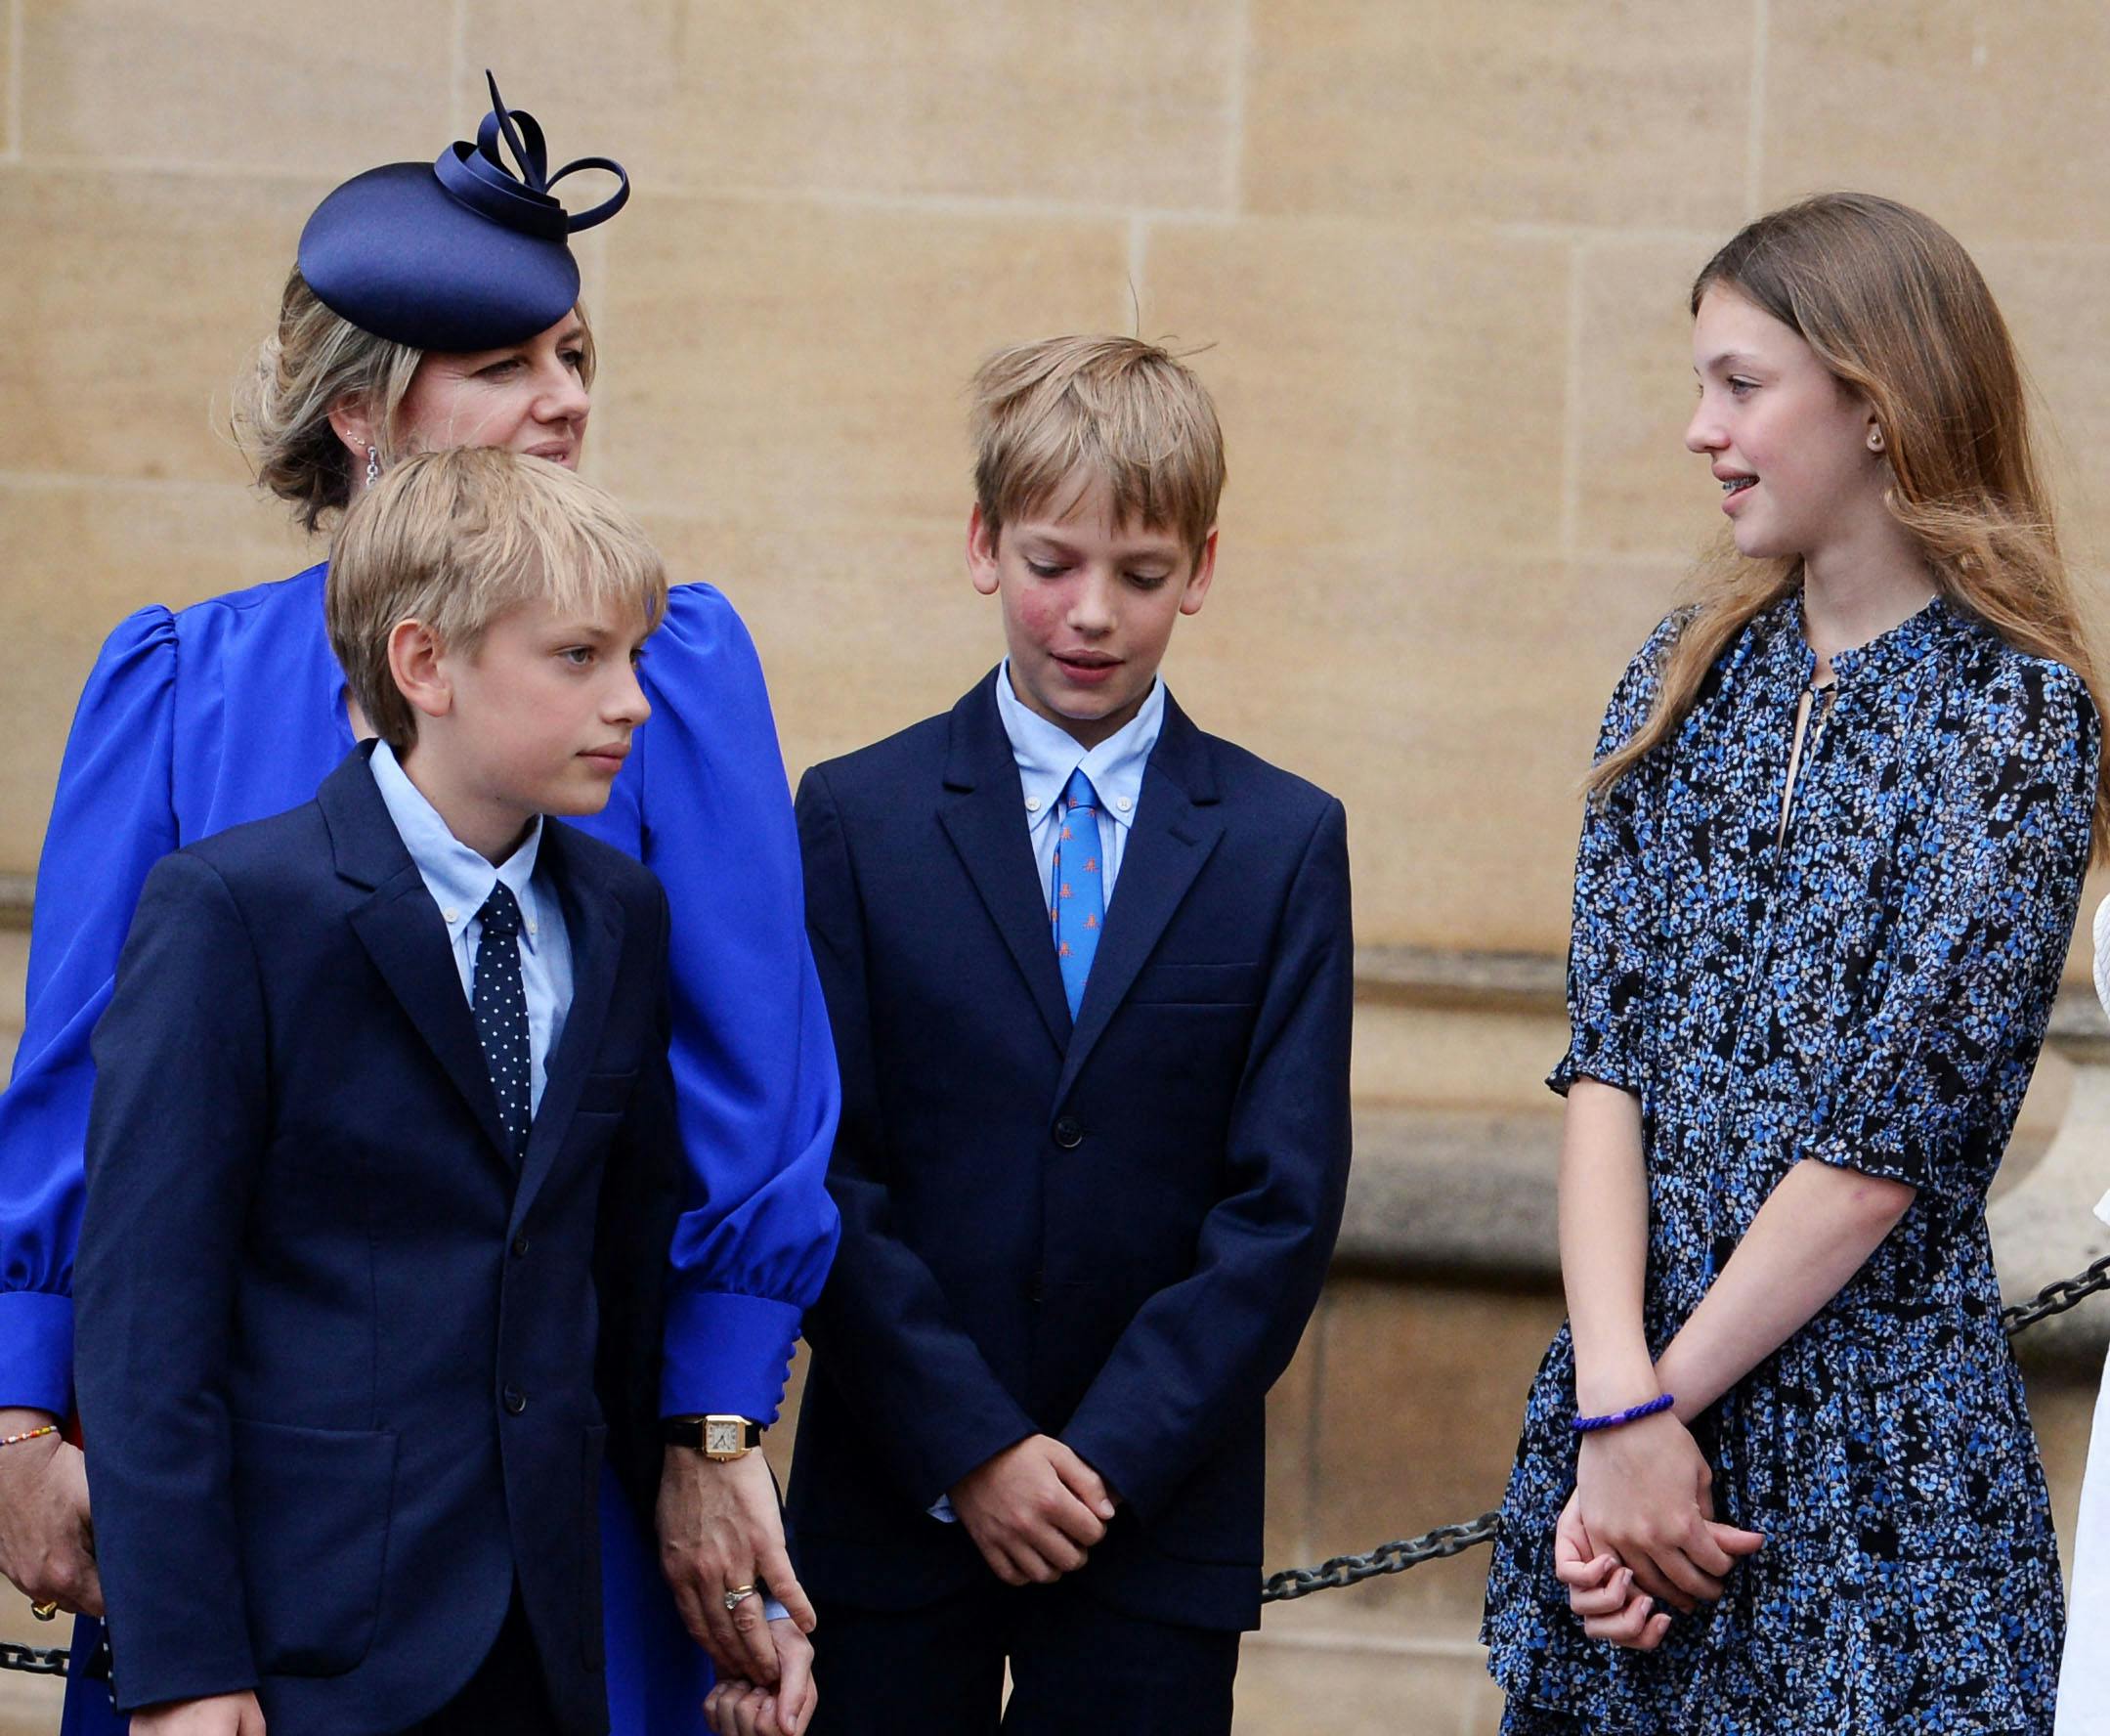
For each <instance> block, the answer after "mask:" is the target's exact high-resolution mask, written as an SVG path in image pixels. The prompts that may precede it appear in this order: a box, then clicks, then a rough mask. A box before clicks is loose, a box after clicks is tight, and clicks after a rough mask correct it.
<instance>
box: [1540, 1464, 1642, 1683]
mask: <svg viewBox="0 0 2110 1736" xmlns="http://www.w3.org/2000/svg"><path fill="white" fill-rule="evenodd" d="M1576 1500H1577V1497H1574V1496H1570V1497H1568V1505H1567V1506H1565V1507H1563V1508H1562V1509H1561V1517H1560V1520H1559V1522H1558V1523H1557V1524H1556V1525H1555V1526H1554V1528H1553V1577H1554V1578H1555V1579H1557V1580H1559V1581H1560V1582H1561V1584H1564V1585H1566V1586H1567V1587H1568V1607H1569V1608H1570V1609H1571V1610H1572V1611H1573V1612H1574V1613H1575V1614H1576V1615H1577V1616H1579V1617H1581V1618H1582V1631H1583V1632H1584V1634H1586V1635H1587V1636H1588V1637H1589V1638H1591V1639H1604V1640H1610V1641H1611V1642H1612V1643H1613V1644H1614V1645H1620V1646H1629V1647H1631V1648H1632V1649H1633V1650H1635V1651H1637V1652H1653V1651H1655V1650H1656V1648H1657V1647H1658V1646H1659V1645H1661V1644H1662V1643H1663V1635H1664V1634H1666V1633H1668V1632H1669V1631H1670V1612H1669V1611H1667V1610H1659V1609H1658V1608H1657V1607H1656V1600H1655V1599H1654V1598H1653V1597H1651V1596H1650V1595H1649V1594H1648V1593H1647V1592H1645V1591H1640V1590H1637V1589H1636V1588H1635V1586H1634V1575H1633V1572H1632V1570H1631V1569H1629V1568H1628V1567H1627V1566H1626V1564H1625V1563H1624V1562H1622V1561H1620V1559H1619V1558H1618V1557H1617V1556H1616V1555H1615V1554H1613V1553H1612V1552H1611V1551H1610V1550H1609V1549H1607V1550H1599V1549H1596V1548H1595V1547H1594V1546H1593V1545H1592V1543H1591V1541H1590V1534H1589V1532H1588V1531H1587V1530H1586V1529H1585V1528H1584V1526H1583V1523H1582V1515H1581V1514H1580V1513H1579V1512H1578V1511H1577V1510H1576Z"/></svg>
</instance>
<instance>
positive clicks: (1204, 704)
mask: <svg viewBox="0 0 2110 1736" xmlns="http://www.w3.org/2000/svg"><path fill="white" fill-rule="evenodd" d="M1224 546H1225V555H1224V560H1223V562H1222V566H1221V570H1220V576H1219V579H1218V582H1217V585H1216V587H1215V588H1214V590H1213V591H1212V592H1211V594H1210V597H1209V602H1208V606H1207V608H1206V609H1204V611H1203V612H1202V613H1201V614H1200V615H1198V616H1196V617H1194V618H1193V619H1192V620H1191V621H1188V622H1184V623H1183V624H1182V627H1181V629H1180V630H1179V633H1178V634H1176V636H1175V639H1174V643H1173V649H1172V653H1171V655H1170V657H1169V658H1168V659H1167V663H1166V673H1167V678H1168V680H1169V681H1170V682H1171V684H1172V686H1173V689H1174V691H1175V692H1176V693H1178V694H1179V695H1180V697H1181V702H1182V704H1184V705H1185V706H1186V708H1187V709H1188V711H1189V712H1191V713H1192V715H1193V716H1195V717H1196V719H1197V720H1199V721H1200V722H1201V723H1202V725H1203V726H1204V727H1205V728H1208V729H1212V730H1214V731H1216V732H1217V733H1219V734H1222V735H1227V736H1229V737H1231V738H1232V739H1233V740H1235V741H1238V742H1240V743H1242V744H1244V745H1245V746H1247V747H1250V748H1252V749H1253V750H1254V751H1255V752H1256V753H1259V754H1262V755H1264V756H1265V757H1266V758H1268V759H1272V760H1274V761H1276V762H1277V763H1279V764H1282V765H1285V766H1287V767H1289V768H1290V769H1291V770H1293V771H1297V772H1299V773H1301V774H1303V775H1304V776H1307V777H1309V778H1312V779H1313V781H1315V782H1316V783H1318V784H1320V785H1322V786H1323V787H1325V788H1326V789H1329V790H1331V791H1332V792H1333V793H1334V794H1336V795H1337V796H1339V797H1340V798H1341V799H1342V800H1343V801H1344V802H1345V803H1347V805H1348V811H1349V816H1350V817H1349V847H1350V852H1351V855H1352V859H1353V864H1354V871H1355V883H1356V938H1357V939H1358V940H1359V941H1361V942H1362V943H1364V944H1366V945H1378V944H1393V943H1416V944H1421V945H1429V946H1440V947H1445V948H1453V949H1459V948H1492V949H1497V950H1508V951H1538V952H1545V951H1560V950H1564V949H1565V947H1566V945H1567V934H1568V915H1569V907H1570V904H1571V901H1572V876H1573V865H1574V847H1575V837H1576V832H1577V829H1578V827H1579V825H1580V821H1581V806H1580V795H1579V791H1580V779H1581V777H1582V775H1583V773H1584V772H1585V771H1586V770H1587V768H1588V765H1589V758H1590V752H1591V748H1592V746H1593V745H1594V743H1595V741H1596V737H1597V730H1598V726H1599V723H1600V721H1601V719H1602V717H1603V715H1604V708H1605V703H1606V700H1607V699H1608V697H1609V696H1610V694H1611V692H1612V689H1613V686H1614V684H1615V681H1616V680H1617V678H1618V676H1619V673H1620V672H1621V671H1623V670H1624V669H1625V667H1626V664H1627V662H1628V660H1629V659H1630V658H1631V657H1632V655H1633V653H1634V651H1635V650H1636V648H1638V647H1639V645H1640V644H1641V642H1642V640H1643V639H1644V638H1646V637H1647V635H1648V632H1649V629H1651V628H1652V627H1654V626H1655V625H1656V623H1657V622H1658V620H1659V619H1660V618H1661V616H1662V614H1663V613H1664V611H1665V609H1666V608H1667V606H1668V602H1669V599H1670V596H1671V593H1672V591H1673V588H1674V586H1675V582H1676V578H1677V574H1676V570H1675V569H1667V570H1666V569H1660V568H1656V567H1652V566H1651V565H1650V564H1648V563H1647V562H1644V561H1639V560H1635V561H1626V562H1617V563H1607V564H1602V565H1583V564H1565V565H1564V564H1562V563H1558V562H1547V563H1543V564H1541V563H1537V562H1529V561H1502V560H1494V559H1459V560H1456V561H1454V562H1443V561H1437V560H1414V559H1403V558H1395V557H1393V556H1392V555H1390V554H1388V553H1380V552H1374V551H1370V550H1354V551H1344V550H1339V549H1332V548H1326V547H1321V546H1316V545H1306V546H1299V547H1281V546H1270V547H1266V548H1260V547H1255V546H1252V545H1250V544H1247V545H1244V546H1242V547H1240V546H1239V545H1238V544H1235V543H1234V542H1231V541H1230V539H1229V536H1228V533H1227V538H1226V542H1225V544H1224Z"/></svg>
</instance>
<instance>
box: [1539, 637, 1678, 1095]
mask: <svg viewBox="0 0 2110 1736" xmlns="http://www.w3.org/2000/svg"><path fill="white" fill-rule="evenodd" d="M1683 619H1684V618H1683V617H1682V616H1678V615H1673V616H1670V617H1669V618H1668V619H1666V620H1665V621H1663V622H1662V624H1661V625H1660V626H1658V628H1657V629H1656V630H1655V631H1654V632H1653V633H1651V634H1650V635H1649V639H1648V642H1647V643H1646V644H1644V645H1643V646H1642V647H1641V649H1640V650H1639V651H1638V652H1636V653H1635V655H1634V660H1633V662H1632V663H1630V664H1629V665H1628V666H1627V669H1626V673H1625V674H1623V675H1622V676H1620V677H1619V684H1618V686H1617V687H1615V689H1614V690H1613V694H1612V704H1611V705H1610V706H1609V707H1608V708H1607V709H1606V711H1605V722H1604V727H1603V728H1602V729H1601V730H1599V732H1598V737H1597V752H1596V754H1595V756H1594V757H1593V763H1594V762H1595V761H1596V760H1602V759H1604V758H1605V757H1606V756H1607V755H1609V754H1611V753H1614V752H1615V751H1616V750H1617V749H1618V748H1619V747H1620V746H1621V745H1622V744H1623V743H1624V742H1625V741H1626V740H1627V739H1628V738H1629V737H1630V736H1632V735H1633V733H1634V732H1635V731H1636V730H1637V729H1639V728H1640V727H1641V726H1642V724H1644V723H1645V722H1647V721H1648V718H1649V713H1650V711H1651V710H1652V708H1653V707H1654V706H1655V704H1656V696H1657V692H1658V669H1659V666H1660V662H1661V659H1662V657H1663V655H1664V653H1665V652H1666V651H1667V650H1668V648H1669V646H1670V644H1671V642H1672V641H1673V640H1674V639H1675V638H1676V637H1677V634H1678V629H1679V628H1680V626H1681V625H1682V624H1683ZM1658 758H1659V757H1658V756H1651V760H1655V759H1658ZM1651 760H1644V761H1643V762H1642V763H1641V764H1638V765H1635V766H1633V767H1632V768H1631V769H1629V770H1628V772H1627V774H1626V775H1625V776H1624V777H1622V778H1621V779H1620V780H1619V781H1618V782H1617V783H1616V784H1615V785H1614V786H1613V787H1612V788H1611V789H1610V790H1609V791H1607V792H1606V793H1605V794H1604V795H1603V796H1601V797H1597V796H1593V797H1592V798H1590V800H1589V801H1588V803H1585V805H1584V808H1583V815H1582V842H1581V843H1580V844H1579V845H1578V846H1576V850H1575V905H1574V914H1573V921H1572V927H1571V929H1570V932H1569V941H1568V1023H1569V1042H1568V1053H1567V1054H1566V1055H1564V1056H1562V1057H1561V1060H1560V1063H1559V1064H1558V1065H1556V1066H1555V1067H1554V1069H1553V1071H1552V1072H1551V1073H1549V1074H1548V1075H1547V1077H1546V1083H1547V1084H1548V1085H1550V1086H1551V1087H1552V1088H1553V1089H1554V1090H1555V1091H1557V1092H1559V1093H1560V1094H1561V1095H1562V1096H1563V1097H1566V1096H1567V1095H1568V1090H1569V1087H1570V1086H1572V1084H1574V1082H1575V1081H1576V1080H1577V1079H1581V1078H1590V1079H1601V1080H1603V1081H1604V1083H1606V1084H1607V1085H1616V1086H1618V1087H1619V1088H1620V1089H1621V1090H1623V1091H1631V1092H1635V1093H1637V1094H1638V1093H1639V1092H1640V1091H1641V1088H1642V1082H1643V1078H1644V1075H1645V1071H1646V1048H1645V1044H1644V1042H1643V1036H1642V1033H1643V1028H1644V1025H1643V1014H1644V1008H1645V1000H1646V995H1647V990H1648V982H1649V960H1650V951H1651V946H1652V941H1653V937H1654V935H1655V934H1656V933H1658V923H1657V903H1658V879H1657V876H1656V875H1655V874H1653V873H1652V872H1651V871H1650V867H1649V864H1650V862H1651V861H1652V860H1653V859H1654V857H1655V853H1656V824H1657V807H1658V793H1659V790H1660V787H1661V781H1662V769H1661V766H1660V764H1658V763H1652V762H1651Z"/></svg>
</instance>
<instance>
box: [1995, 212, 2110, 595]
mask: <svg viewBox="0 0 2110 1736" xmlns="http://www.w3.org/2000/svg"><path fill="white" fill-rule="evenodd" d="M1974 252H1975V256H1976V258H1977V260H1978V266H1979V269H1980V270H1981V271H1982V272H1984V273H1985V277H1986V282H1987V284H1988V285H1989V286H1990V287H1991V289H1992V291H1993V294H1994V297H1995V299H1996V300H1997V301H1999V303H2000V306H2001V312H2002V314H2003V315H2004V316H2005V317H2006V320H2007V325H2008V329H2009V330H2010V331H2011V332H2012V333H2013V335H2014V341H2015V348H2016V350H2017V351H2018V352H2019V354H2020V356H2021V359H2022V366H2023V368H2024V369H2025V370H2026V371H2027V373H2028V375H2029V378H2030V382H2031V385H2032V387H2033V388H2034V391H2033V397H2032V403H2031V406H2030V409H2031V412H2032V415H2033V418H2034V425H2033V432H2034V433H2035V434H2036V437H2037V442H2038V447H2039V451H2040V452H2041V454H2042V455H2043V457H2044V460H2045V475H2046V481H2047V483H2048V485H2049V486H2050V488H2051V491H2052V496H2053V499H2054V500H2055V502H2056V506H2057V510H2058V514H2059V530H2060V534H2061V536H2062V538H2063V540H2064V542H2065V545H2066V552H2067V556H2068V558H2069V559H2071V560H2072V561H2073V562H2074V564H2075V566H2076V567H2077V568H2078V569H2079V571H2080V573H2081V575H2082V577H2083V580H2084V584H2085V587H2086V591H2087V600H2088V605H2089V611H2090V616H2091V620H2092V623H2093V626H2094V627H2095V629H2096V630H2097V633H2098V635H2100V634H2101V633H2102V631H2103V629H2106V628H2110V599H2106V594H2105V589H2104V586H2103V575H2104V574H2105V572H2106V571H2110V474H2106V473H2105V472H2104V468H2103V464H2102V459H2101V455H2102V452H2103V449H2104V446H2105V443H2106V442H2110V281H2106V279H2105V274H2104V272H2103V269H2102V267H2103V260H2102V255H2101V254H2100V252H2099V251H2094V250H2088V249H2083V248H2079V247H2067V246H2023V245H2013V244H2003V243H2000V242H1995V243H1992V244H1990V245H1987V246H1982V247H1978V248H1975V249H1974Z"/></svg>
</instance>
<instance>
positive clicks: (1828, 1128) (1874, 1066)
mask: <svg viewBox="0 0 2110 1736" xmlns="http://www.w3.org/2000/svg"><path fill="white" fill-rule="evenodd" d="M2100 733H2101V726H2100V723H2099V721H2098V719H2097V717H2096V715H2095V707H2094V704H2093V702H2092V701H2091V700H2090V699H2089V698H2088V689H2087V688H2086V687H2085V686H2084V685H2083V684H2082V681H2081V678H2080V677H2079V676H2078V675H2076V674H2075V673H2073V672H2072V671H2071V670H2068V669H2066V668H2064V667H2062V666H2061V665H2058V664H2054V663H2046V662H2043V661H2040V660H2037V659H2019V658H2018V659H2011V660H2009V663H2008V666H2007V673H2003V674H2002V676H2001V677H2000V678H1999V680H1998V682H1997V683H1996V684H1994V685H1993V686H1992V687H1990V688H1989V690H1988V692H1987V694H1986V695H1985V698H1984V700H1983V702H1982V703H1981V704H1980V705H1979V706H1978V707H1977V708H1976V709H1975V710H1974V712H1973V713H1972V715H1971V716H1969V717H1968V718H1967V719H1966V720H1965V721H1964V723H1963V724H1962V725H1961V726H1959V728H1958V730H1957V732H1956V734H1955V735H1954V737H1953V738H1952V740H1951V743H1950V751H1951V753H1952V754H1953V756H1954V758H1953V761H1952V763H1951V765H1950V766H1949V768H1948V769H1947V770H1946V772H1945V773H1944V775H1943V776H1942V778H1941V779H1940V782H1939V786H1938V788H1939V796H1938V806H1937V809H1936V811H1935V812H1934V813H1933V814H1931V815H1930V816H1929V823H1928V825H1927V828H1926V832H1925V835H1924V837H1923V840H1922V843H1921V845H1920V847H1919V849H1918V851H1917V856H1918V860H1919V861H1920V862H1921V863H1922V864H1923V865H1924V869H1925V871H1924V872H1922V873H1919V874H1916V875H1915V876H1913V877H1912V879H1911V880H1910V881H1909V882H1908V884H1907V886H1906V890H1905V891H1904V894H1903V898H1902V901H1901V903H1900V907H1899V909H1898V912H1897V915H1896V918H1895V919H1894V921H1893V923H1892V925H1891V928H1890V931H1889V933H1888V934H1887V936H1886V938H1885V941H1884V944H1883V946H1882V950H1881V953H1880V955H1879V957H1878V958H1877V959H1876V960H1875V961H1874V964H1873V968H1872V974H1871V981H1872V992H1871V996H1870V1001H1869V1004H1868V1006H1867V1007H1866V1008H1864V1009H1859V1010H1857V1011H1856V1013H1855V1016H1854V1017H1853V1018H1852V1019H1851V1020H1847V1021H1844V1022H1842V1025H1841V1027H1840V1033H1839V1034H1840V1037H1841V1039H1842V1041H1851V1043H1852V1049H1851V1053H1850V1054H1849V1055H1848V1056H1847V1057H1846V1058H1845V1059H1844V1061H1843V1062H1842V1064H1841V1066H1840V1069H1839V1073H1838V1076H1837V1079H1836V1082H1835V1084H1834V1086H1833V1088H1832V1089H1831V1090H1830V1091H1829V1092H1825V1093H1822V1094H1821V1095H1820V1096H1819V1097H1818V1100H1817V1101H1816V1103H1815V1104H1814V1105H1813V1106H1812V1115H1811V1118H1812V1122H1813V1130H1812V1132H1811V1133H1810V1135H1809V1136H1808V1138H1807V1139H1806V1141H1805V1142H1804V1145H1803V1149H1802V1150H1801V1153H1800V1154H1801V1155H1802V1156H1805V1157H1817V1158H1821V1159H1822V1160H1824V1161H1825V1162H1827V1163H1834V1164H1842V1165H1845V1166H1846V1167H1849V1168H1852V1169H1858V1170H1862V1171H1864V1172H1866V1173H1867V1174H1870V1175H1874V1176H1882V1177H1885V1178H1887V1179H1889V1180H1891V1181H1896V1182H1904V1183H1906V1184H1907V1185H1909V1186H1911V1187H1914V1188H1924V1189H1932V1190H1933V1191H1934V1192H1935V1193H1943V1194H1959V1193H1968V1192H1972V1191H1975V1190H1978V1189H1982V1188H1984V1187H1985V1186H1987V1185H1988V1184H1989V1183H1990V1182H1991V1180H1992V1175H1991V1164H1992V1163H1995V1162H1998V1160H1999V1155H2000V1153H1999V1152H1998V1151H1997V1150H1995V1151H1991V1152H1986V1153H1981V1155H1982V1156H1984V1157H1986V1158H1987V1159H1989V1161H1988V1162H1987V1163H1986V1164H1984V1165H1982V1166H1980V1165H1973V1164H1969V1163H1966V1162H1965V1161H1963V1158H1964V1152H1963V1150H1962V1148H1963V1142H1964V1139H1965V1135H1966V1133H1967V1132H1968V1130H1969V1129H1970V1128H1971V1127H1972V1126H1973V1125H1974V1114H1973V1111H1974V1109H1975V1108H1977V1107H1979V1106H1980V1105H1981V1104H1982V1102H1983V1100H1984V1096H1985V1093H1986V1092H1987V1091H1988V1089H1990V1088H1993V1087H1995V1086H1996V1085H1997V1084H1998V1083H1999V1081H2000V1079H2001V1076H2002V1074H2003V1073H2005V1074H2007V1076H2008V1077H2009V1078H2010V1079H2012V1078H2013V1075H2014V1072H2016V1071H2019V1073H2020V1074H2021V1079H2018V1080H2015V1081H2014V1082H2015V1083H2016V1085H2017V1086H2018V1087H2019V1085H2020V1083H2021V1082H2022V1081H2023V1080H2026V1079H2027V1077H2028V1075H2029V1071H2030V1069H2031V1067H2032V1066H2033V1065H2034V1064H2035V1063H2036V1059H2037V1050H2038V1046H2039V1044H2040V1043H2041V1042H2042V1041H2043V1037H2044V1032H2045V1024H2046V1023H2047V1021H2048V1020H2049V1019H2050V1016H2051V1003H2052V1001H2053V999H2054V998H2055V997H2056V996H2057V994H2058V985H2059V977H2060V975H2061V973H2062V972H2063V971H2064V968H2065V963H2066V951H2067V946H2068V944H2069V942H2070V941H2071V940H2072V938H2073V930H2074V918H2075V914H2076V912H2077V910H2078V908H2079V906H2080V901H2081V881H2082V877H2083V875H2084V874H2085V873H2086V872H2087V870H2088V842H2089V825H2090V821H2091V819H2092V816H2093V808H2094V801H2095V778H2096V759H2097V755H2098V754H2099V752H2100V747H2101V743H2100ZM1875 973H1880V974H1881V975H1880V976H1879V977H1877V976H1875ZM2017 1094H2018V1095H2019V1090H2018V1093H2017Z"/></svg>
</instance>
